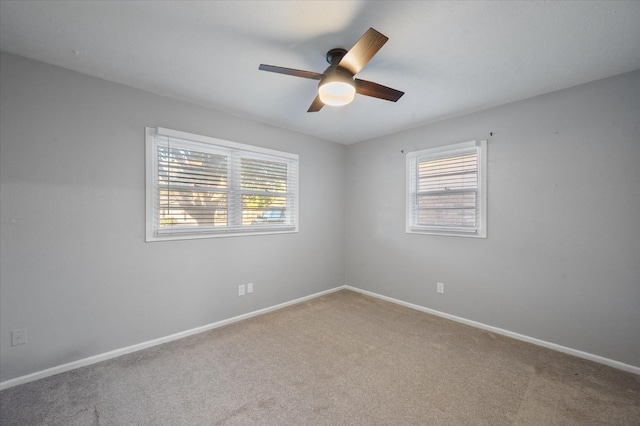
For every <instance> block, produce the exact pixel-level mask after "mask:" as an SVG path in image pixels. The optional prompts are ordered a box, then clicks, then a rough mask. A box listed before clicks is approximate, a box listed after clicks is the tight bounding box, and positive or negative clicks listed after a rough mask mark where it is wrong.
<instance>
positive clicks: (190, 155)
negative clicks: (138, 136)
mask: <svg viewBox="0 0 640 426" xmlns="http://www.w3.org/2000/svg"><path fill="white" fill-rule="evenodd" d="M146 157H147V172H146V180H147V241H156V240H168V239H184V238H206V237H217V236H231V235H250V234H265V233H281V232H297V230H298V156H297V155H295V154H289V153H285V152H279V151H273V150H269V149H264V148H258V147H254V146H250V145H244V144H239V143H235V142H229V141H224V140H221V139H214V138H210V137H206V136H200V135H194V134H190V133H185V132H179V131H176V130H169V129H162V128H158V129H151V128H147V129H146Z"/></svg>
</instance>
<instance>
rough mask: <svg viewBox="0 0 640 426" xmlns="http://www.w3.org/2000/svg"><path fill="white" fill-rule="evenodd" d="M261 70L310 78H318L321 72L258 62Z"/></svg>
mask: <svg viewBox="0 0 640 426" xmlns="http://www.w3.org/2000/svg"><path fill="white" fill-rule="evenodd" d="M258 69H259V70H261V71H269V72H275V73H278V74H286V75H292V76H294V77H302V78H310V79H312V80H320V79H321V78H322V74H318V73H317V72H312V71H304V70H296V69H293V68H284V67H276V66H275V65H265V64H260V66H259V67H258Z"/></svg>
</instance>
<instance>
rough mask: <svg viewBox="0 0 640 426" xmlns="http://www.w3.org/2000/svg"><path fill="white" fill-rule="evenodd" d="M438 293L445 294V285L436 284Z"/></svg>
mask: <svg viewBox="0 0 640 426" xmlns="http://www.w3.org/2000/svg"><path fill="white" fill-rule="evenodd" d="M436 291H437V292H438V293H444V283H436Z"/></svg>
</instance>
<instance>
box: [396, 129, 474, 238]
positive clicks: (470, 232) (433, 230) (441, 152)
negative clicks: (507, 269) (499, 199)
mask: <svg viewBox="0 0 640 426" xmlns="http://www.w3.org/2000/svg"><path fill="white" fill-rule="evenodd" d="M470 152H475V153H476V155H477V157H478V171H477V173H478V179H477V189H476V193H477V196H476V206H475V212H476V227H475V228H467V227H455V226H453V227H447V226H426V225H420V224H418V223H417V215H418V194H417V185H418V163H419V162H421V161H425V160H426V161H430V160H438V159H443V158H448V157H456V156H459V155H461V154H463V153H470ZM406 160H407V185H406V191H407V192H406V196H407V199H406V232H407V233H408V234H431V235H444V236H457V237H472V238H487V141H486V140H481V141H469V142H462V143H457V144H452V145H446V146H440V147H436V148H430V149H424V150H421V151H413V152H409V153H407V157H406Z"/></svg>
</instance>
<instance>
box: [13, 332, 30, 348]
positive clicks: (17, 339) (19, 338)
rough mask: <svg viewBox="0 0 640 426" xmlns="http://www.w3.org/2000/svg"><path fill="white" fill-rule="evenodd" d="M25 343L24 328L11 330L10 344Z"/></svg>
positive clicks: (25, 334) (25, 333)
mask: <svg viewBox="0 0 640 426" xmlns="http://www.w3.org/2000/svg"><path fill="white" fill-rule="evenodd" d="M25 343H27V329H26V328H18V329H15V330H11V346H18V345H24V344H25Z"/></svg>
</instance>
